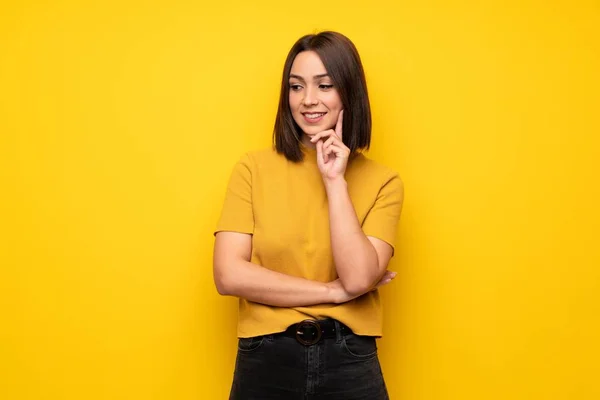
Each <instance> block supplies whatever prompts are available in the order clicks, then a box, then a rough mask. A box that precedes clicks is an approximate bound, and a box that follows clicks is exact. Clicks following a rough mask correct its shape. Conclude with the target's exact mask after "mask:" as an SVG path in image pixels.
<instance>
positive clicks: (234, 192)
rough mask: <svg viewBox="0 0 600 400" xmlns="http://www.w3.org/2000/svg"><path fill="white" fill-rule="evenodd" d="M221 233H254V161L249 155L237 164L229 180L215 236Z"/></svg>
mask: <svg viewBox="0 0 600 400" xmlns="http://www.w3.org/2000/svg"><path fill="white" fill-rule="evenodd" d="M221 231H232V232H240V233H249V234H252V233H253V232H254V213H253V210H252V160H251V159H250V157H249V156H248V155H247V154H246V155H244V156H243V157H242V158H241V159H240V160H239V161H238V162H237V164H236V165H235V167H234V168H233V172H232V173H231V176H230V178H229V184H228V186H227V192H226V194H225V202H224V203H223V209H222V210H221V216H220V218H219V221H218V223H217V227H216V230H215V234H216V233H217V232H221Z"/></svg>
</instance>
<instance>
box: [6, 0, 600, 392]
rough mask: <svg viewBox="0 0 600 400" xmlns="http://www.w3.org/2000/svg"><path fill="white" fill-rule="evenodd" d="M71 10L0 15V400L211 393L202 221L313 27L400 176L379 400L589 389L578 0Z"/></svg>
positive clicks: (218, 345)
mask: <svg viewBox="0 0 600 400" xmlns="http://www.w3.org/2000/svg"><path fill="white" fill-rule="evenodd" d="M83 3H87V2H79V1H53V2H50V1H44V2H42V1H12V2H10V3H7V2H3V3H2V5H1V6H0V184H1V186H0V187H1V190H2V196H1V200H0V207H1V208H0V212H1V214H0V227H1V228H0V229H1V231H0V234H1V235H2V238H1V241H0V265H1V269H0V291H1V294H0V307H1V319H0V321H1V322H0V323H1V324H2V325H1V327H0V357H1V362H0V398H2V399H7V400H13V399H15V400H16V399H18V400H24V399H32V400H33V399H35V400H41V399H65V400H75V399H77V400H83V399H85V400H95V399H109V400H112V399H126V400H131V399H140V400H146V399H160V400H163V399H164V400H171V399H172V400H179V399H181V400H183V399H186V400H187V399H189V400H191V399H224V398H226V394H227V393H228V389H229V383H230V379H231V373H232V370H233V362H234V355H235V337H234V335H235V329H234V327H235V318H236V309H235V307H236V302H235V300H234V299H231V298H221V297H219V296H218V295H217V293H216V291H215V289H214V287H213V283H212V276H211V251H212V245H213V238H212V235H211V232H212V231H211V229H212V227H213V226H214V224H215V222H216V218H217V215H218V213H219V211H220V206H221V201H222V199H223V195H224V189H225V185H226V181H227V177H228V176H229V172H230V170H231V167H232V165H233V163H234V162H235V161H236V160H237V159H238V157H239V156H240V155H241V154H242V153H243V152H244V151H246V150H249V149H255V148H260V147H263V146H267V145H269V143H270V136H271V129H272V125H273V119H274V114H275V108H276V104H277V95H278V87H279V79H280V73H281V68H282V65H283V61H284V57H285V55H286V53H287V51H288V49H289V47H290V46H291V44H292V43H293V42H294V41H295V40H296V39H297V38H298V37H299V36H300V35H302V34H304V33H308V32H312V31H315V30H320V29H334V30H339V31H341V32H344V33H346V34H347V35H348V36H349V37H350V38H352V39H353V40H354V41H355V43H356V45H357V47H358V48H359V50H360V52H361V54H362V57H363V61H364V64H365V68H366V71H367V76H368V80H369V84H370V92H371V95H372V106H373V112H374V140H373V150H372V151H371V155H372V156H373V157H374V158H376V159H378V160H380V161H382V162H384V163H387V164H389V165H390V166H392V167H394V168H395V169H397V170H399V171H400V172H401V174H402V176H403V179H404V181H405V185H406V203H405V208H404V214H403V219H402V223H401V229H400V234H399V243H400V251H398V253H397V257H396V258H395V259H394V261H393V265H392V269H394V270H397V271H399V272H400V274H399V278H397V279H396V281H395V282H394V283H393V285H392V286H390V287H388V288H386V289H385V290H384V295H383V296H384V300H385V304H386V308H385V314H386V322H385V334H386V338H385V339H383V340H382V341H381V342H380V353H381V360H382V364H383V368H384V373H385V376H386V379H387V382H388V385H389V390H390V394H391V396H392V398H393V399H409V400H426V399H427V400H429V399H431V400H450V399H457V400H467V399H477V400H480V399H486V400H487V399H502V400H506V399H511V400H512V399H527V400H529V399H540V400H541V399H544V400H547V399H557V400H558V399H560V400H564V399H575V400H584V399H598V398H600V387H599V384H598V381H597V378H598V374H599V370H600V366H599V362H598V359H600V348H599V345H598V339H599V337H600V322H599V318H600V317H599V315H600V298H599V297H600V295H599V290H600V283H599V282H600V271H599V269H600V268H599V266H600V251H599V249H598V237H599V233H598V232H599V229H600V218H599V211H598V204H599V201H600V189H599V179H598V173H599V172H600V165H599V161H598V160H597V158H598V157H599V156H600V150H599V146H598V145H599V139H598V135H599V133H600V129H599V128H600V123H599V118H598V109H600V95H599V93H600V84H599V79H598V72H599V71H600V44H599V43H600V41H599V38H600V5H599V3H598V2H597V1H587V2H586V1H576V0H571V1H566V0H564V1H551V2H549V1H516V0H515V1H502V2H500V1H495V2H475V1H439V2H429V1H402V2H396V1H389V2H377V1H375V2H369V1H367V2H364V1H354V0H348V1H338V0H333V1H326V2H316V3H307V2H304V3H294V2H287V3H286V2H281V1H271V2H269V4H267V3H266V2H263V3H262V4H261V3H259V4H258V5H254V4H250V3H252V2H245V1H241V0H237V1H232V2H218V1H217V2H210V5H203V4H201V2H192V1H187V2H185V1H178V0H171V1H152V2H148V1H126V0H122V1H118V2H110V3H109V4H103V5H100V4H102V3H105V2H93V3H95V5H89V4H88V5H83ZM90 3H92V2H90Z"/></svg>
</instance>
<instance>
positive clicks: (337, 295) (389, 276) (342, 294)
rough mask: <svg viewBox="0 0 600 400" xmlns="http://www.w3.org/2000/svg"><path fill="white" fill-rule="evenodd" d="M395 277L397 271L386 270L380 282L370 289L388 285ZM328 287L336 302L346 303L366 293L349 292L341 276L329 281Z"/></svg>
mask: <svg viewBox="0 0 600 400" xmlns="http://www.w3.org/2000/svg"><path fill="white" fill-rule="evenodd" d="M395 277H396V273H395V272H392V271H385V274H383V277H382V278H381V279H380V280H379V282H377V284H376V285H375V286H374V287H373V288H372V289H371V290H370V291H373V290H375V289H377V288H379V287H381V286H384V285H387V284H388V283H390V282H391V281H392V280H393V279H394V278H395ZM327 287H328V288H329V291H330V293H331V298H332V301H333V303H335V304H341V303H346V302H348V301H350V300H354V299H355V298H357V297H360V296H362V295H363V294H364V293H362V294H359V295H351V294H349V293H348V292H346V290H345V289H344V286H343V285H342V281H341V280H340V279H339V278H338V279H336V280H335V281H332V282H329V283H327ZM365 293H366V292H365Z"/></svg>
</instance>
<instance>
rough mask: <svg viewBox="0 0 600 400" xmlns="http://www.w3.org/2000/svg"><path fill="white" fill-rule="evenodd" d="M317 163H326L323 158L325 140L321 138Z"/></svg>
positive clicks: (318, 144)
mask: <svg viewBox="0 0 600 400" xmlns="http://www.w3.org/2000/svg"><path fill="white" fill-rule="evenodd" d="M317 163H320V164H324V163H325V161H324V160H323V142H322V141H320V140H319V141H318V142H317Z"/></svg>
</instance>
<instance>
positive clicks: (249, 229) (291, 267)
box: [215, 146, 403, 337]
mask: <svg viewBox="0 0 600 400" xmlns="http://www.w3.org/2000/svg"><path fill="white" fill-rule="evenodd" d="M302 149H303V152H304V161H302V162H300V163H294V162H291V161H288V160H287V159H286V158H285V156H284V155H282V154H278V153H277V152H276V151H275V150H273V149H269V150H261V151H254V152H250V153H247V154H245V155H244V156H243V157H242V158H241V159H240V160H239V162H238V163H237V164H236V165H235V167H234V169H233V173H232V175H231V178H230V181H229V186H228V188H227V193H226V196H225V202H224V205H223V210H222V213H221V217H220V219H219V221H218V224H217V228H216V232H219V231H233V232H241V233H247V234H252V235H253V236H252V259H251V262H252V263H255V264H257V265H261V266H263V267H265V268H269V269H271V270H274V271H278V272H282V273H285V274H288V275H292V276H297V277H302V278H306V279H310V280H316V281H321V282H330V281H333V280H335V279H337V273H336V270H335V265H334V260H333V253H332V249H331V241H330V232H329V211H328V202H327V194H326V192H325V186H324V184H323V179H322V177H321V174H320V172H319V169H318V166H317V159H316V151H315V150H314V149H309V148H307V147H305V146H302ZM345 178H346V181H347V187H348V193H349V195H350V198H351V199H352V204H353V205H354V209H355V211H356V214H357V217H358V220H359V222H360V224H361V226H362V229H363V232H364V233H365V235H367V236H374V237H376V238H379V239H381V240H384V241H385V242H387V243H389V244H390V245H392V247H393V246H394V240H395V236H396V229H397V225H398V220H399V218H400V212H401V209H402V199H403V190H402V181H401V180H400V178H399V176H398V174H397V173H395V172H394V171H392V170H390V169H388V168H386V167H384V166H382V165H380V164H378V163H376V162H375V161H373V160H370V159H369V158H367V157H366V156H365V155H363V154H357V155H356V156H355V157H353V158H352V159H351V160H349V161H348V166H347V168H346V174H345ZM216 232H215V233H216ZM307 318H312V319H323V318H335V319H337V320H339V321H341V322H343V323H344V324H346V325H348V326H349V327H350V328H351V329H352V330H353V331H354V332H355V333H357V334H359V335H370V336H381V335H382V309H381V301H380V297H379V293H378V291H377V290H375V291H372V292H369V293H367V294H365V295H363V296H361V297H359V298H357V299H354V300H352V301H350V302H347V303H343V304H321V305H314V306H308V307H293V308H282V307H272V306H268V305H264V304H259V303H254V302H251V301H248V300H246V299H239V320H238V337H252V336H258V335H266V334H270V333H276V332H282V331H284V330H285V329H286V328H287V327H288V326H290V325H292V324H294V323H297V322H300V321H302V320H304V319H307Z"/></svg>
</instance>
